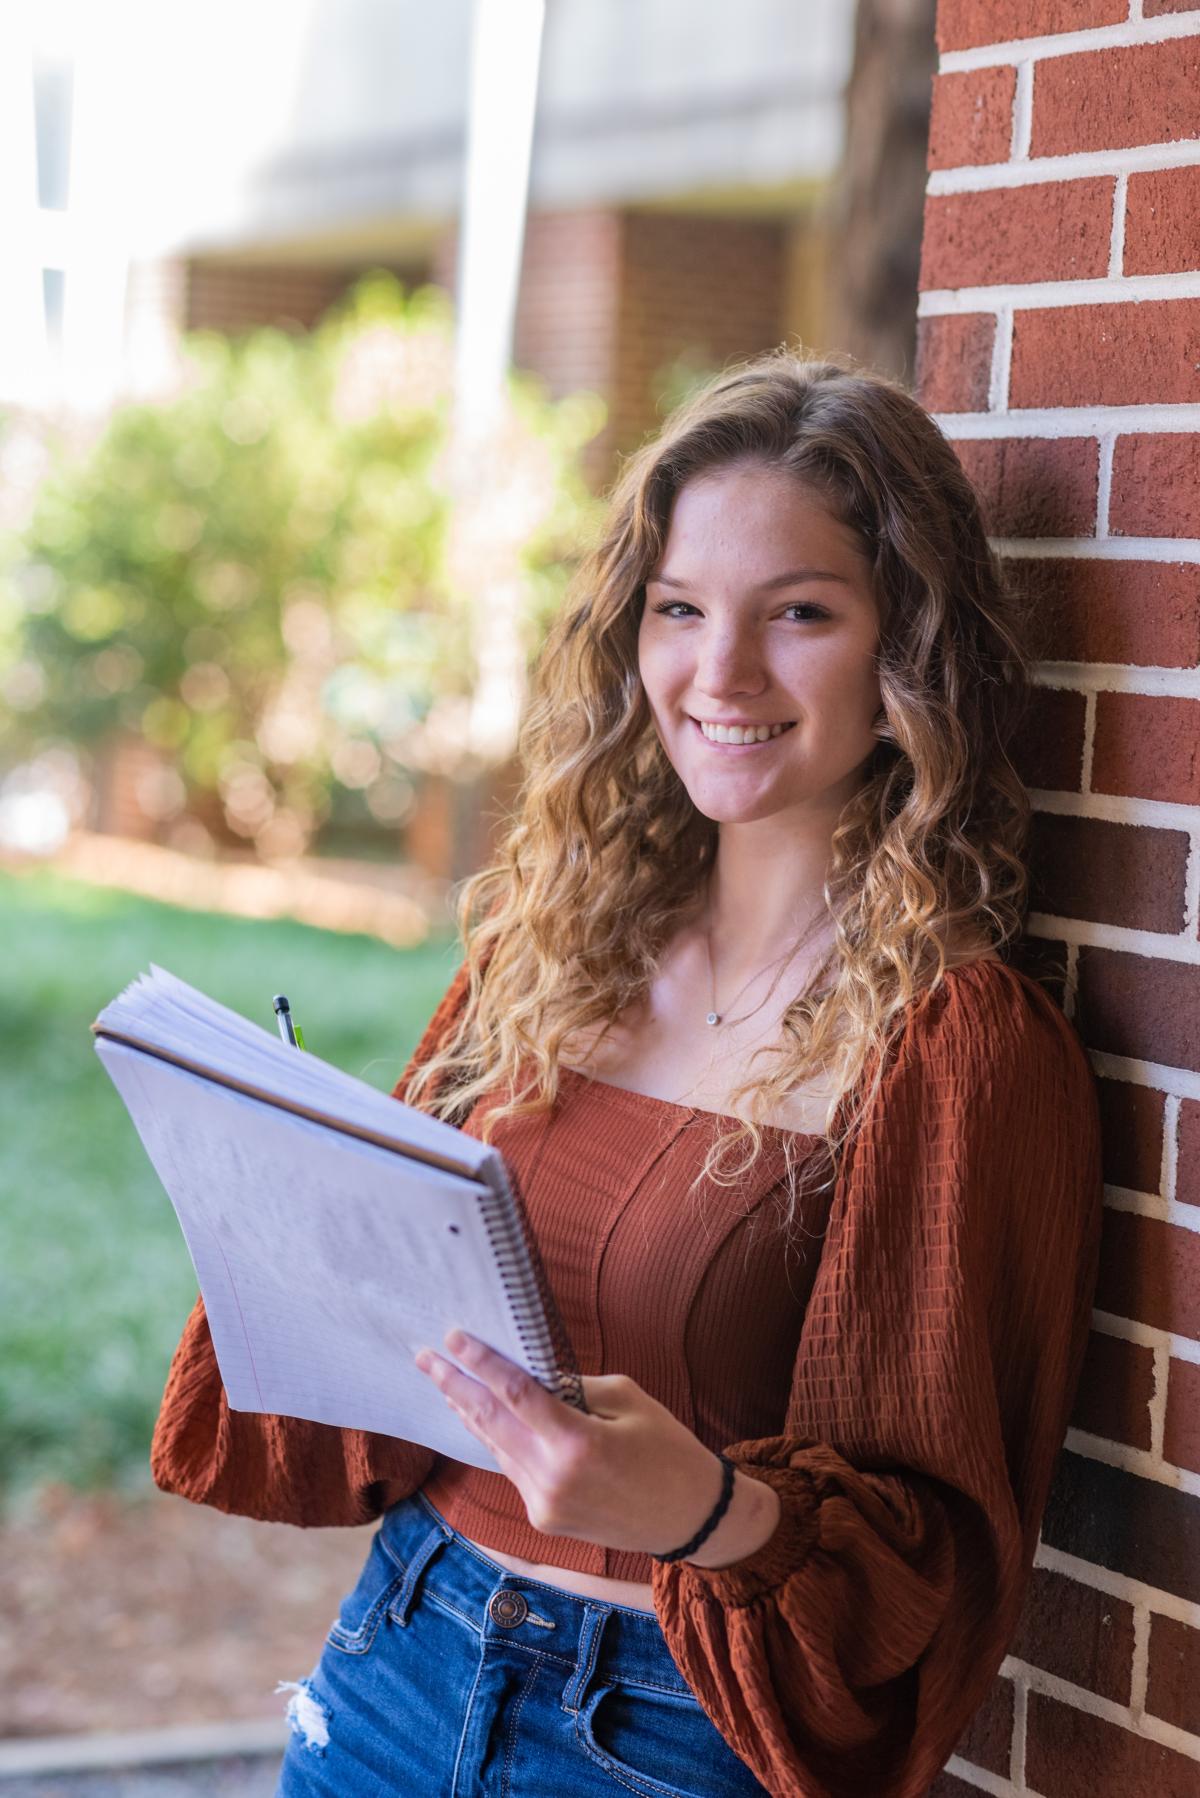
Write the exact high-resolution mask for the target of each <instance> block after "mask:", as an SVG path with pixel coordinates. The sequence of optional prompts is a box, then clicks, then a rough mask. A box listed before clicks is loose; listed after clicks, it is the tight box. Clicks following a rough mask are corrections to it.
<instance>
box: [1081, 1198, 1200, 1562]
mask: <svg viewBox="0 0 1200 1798" xmlns="http://www.w3.org/2000/svg"><path fill="white" fill-rule="evenodd" d="M1096 1305H1097V1307H1098V1309H1099V1310H1101V1311H1111V1312H1112V1313H1113V1314H1114V1316H1116V1317H1128V1318H1130V1319H1131V1320H1132V1321H1133V1322H1135V1323H1140V1324H1149V1325H1150V1326H1151V1328H1152V1329H1156V1330H1174V1331H1176V1332H1177V1333H1178V1334H1179V1335H1181V1336H1200V1236H1198V1235H1197V1234H1196V1232H1195V1231H1194V1230H1184V1229H1181V1228H1180V1227H1179V1225H1178V1224H1168V1223H1164V1222H1163V1220H1162V1219H1161V1218H1157V1217H1142V1216H1141V1215H1140V1213H1138V1212H1136V1211H1118V1210H1116V1208H1115V1207H1113V1206H1107V1207H1106V1208H1105V1212H1104V1242H1103V1246H1102V1249H1101V1253H1100V1278H1099V1281H1098V1283H1097V1286H1096ZM1196 1503H1197V1506H1198V1507H1200V1499H1197V1501H1196ZM1196 1577H1197V1580H1198V1581H1200V1565H1198V1566H1197V1568H1196Z"/></svg>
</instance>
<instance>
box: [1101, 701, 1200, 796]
mask: <svg viewBox="0 0 1200 1798" xmlns="http://www.w3.org/2000/svg"><path fill="white" fill-rule="evenodd" d="M1092 791H1093V792H1094V793H1119V794H1121V795H1123V796H1124V797H1126V798H1130V799H1160V800H1163V801H1165V802H1166V803H1167V804H1173V805H1200V701H1197V700H1195V699H1181V698H1178V697H1176V696H1174V695H1172V694H1168V693H1098V694H1097V695H1096V739H1095V744H1094V747H1093V754H1092Z"/></svg>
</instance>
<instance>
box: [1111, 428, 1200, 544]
mask: <svg viewBox="0 0 1200 1798" xmlns="http://www.w3.org/2000/svg"><path fill="white" fill-rule="evenodd" d="M1109 528H1110V530H1111V531H1112V534H1113V536H1114V537H1200V436H1198V435H1197V434H1196V433H1195V432H1194V431H1147V432H1139V433H1137V434H1131V435H1129V436H1126V437H1118V438H1117V442H1116V446H1115V448H1114V450H1113V474H1112V498H1111V501H1110V505H1109Z"/></svg>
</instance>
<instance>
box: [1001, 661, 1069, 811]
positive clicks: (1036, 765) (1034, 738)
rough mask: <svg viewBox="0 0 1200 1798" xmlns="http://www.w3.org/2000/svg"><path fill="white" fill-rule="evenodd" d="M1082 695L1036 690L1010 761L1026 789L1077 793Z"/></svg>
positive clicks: (1038, 688)
mask: <svg viewBox="0 0 1200 1798" xmlns="http://www.w3.org/2000/svg"><path fill="white" fill-rule="evenodd" d="M1085 709H1086V708H1085V702H1084V697H1083V694H1082V693H1070V692H1067V691H1065V690H1064V689H1060V688H1054V687H1036V688H1035V689H1034V691H1033V692H1032V693H1031V695H1030V702H1029V711H1028V713H1027V714H1026V716H1025V719H1024V721H1023V723H1022V726H1021V729H1020V731H1019V733H1018V736H1017V740H1016V741H1015V743H1014V744H1013V746H1012V758H1013V763H1014V765H1015V767H1016V770H1017V772H1018V774H1019V775H1020V776H1021V779H1022V780H1023V781H1024V782H1025V785H1026V786H1027V787H1036V788H1039V789H1040V790H1041V791H1043V792H1047V793H1078V792H1079V790H1080V787H1081V785H1082V783H1083V721H1084V713H1085Z"/></svg>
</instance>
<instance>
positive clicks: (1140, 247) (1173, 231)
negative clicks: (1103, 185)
mask: <svg viewBox="0 0 1200 1798" xmlns="http://www.w3.org/2000/svg"><path fill="white" fill-rule="evenodd" d="M981 72H982V71H981ZM943 79H946V77H943ZM1196 268H1200V167H1192V168H1186V169H1141V170H1139V169H1135V170H1134V171H1133V173H1132V174H1131V175H1130V177H1129V187H1128V191H1127V194H1126V199H1125V255H1124V271H1123V272H1124V273H1125V274H1127V275H1159V274H1175V273H1179V272H1182V271H1188V270H1191V269H1196Z"/></svg>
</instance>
